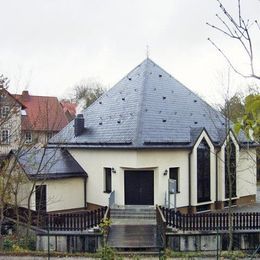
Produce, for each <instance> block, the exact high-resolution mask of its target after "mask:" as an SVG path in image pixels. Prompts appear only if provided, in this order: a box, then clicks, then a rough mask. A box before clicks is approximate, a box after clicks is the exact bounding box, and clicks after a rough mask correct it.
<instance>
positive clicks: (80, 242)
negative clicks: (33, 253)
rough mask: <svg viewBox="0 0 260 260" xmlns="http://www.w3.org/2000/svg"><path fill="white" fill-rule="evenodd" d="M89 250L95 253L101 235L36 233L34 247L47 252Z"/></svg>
mask: <svg viewBox="0 0 260 260" xmlns="http://www.w3.org/2000/svg"><path fill="white" fill-rule="evenodd" d="M48 241H49V250H50V252H52V251H56V252H69V253H75V252H90V253H95V252H96V251H97V250H98V249H99V248H101V247H102V241H103V235H102V234H100V233H98V234H95V233H93V234H75V233H74V234H73V233H70V234H68V233H67V234H65V233H63V234H62V233H61V234H49V236H48V234H37V243H36V248H37V250H39V251H45V252H48Z"/></svg>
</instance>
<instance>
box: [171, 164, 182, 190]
mask: <svg viewBox="0 0 260 260" xmlns="http://www.w3.org/2000/svg"><path fill="white" fill-rule="evenodd" d="M169 172H170V174H169V179H171V180H176V190H177V192H180V190H179V167H173V168H170V171H169Z"/></svg>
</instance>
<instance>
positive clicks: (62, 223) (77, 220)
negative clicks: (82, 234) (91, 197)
mask: <svg viewBox="0 0 260 260" xmlns="http://www.w3.org/2000/svg"><path fill="white" fill-rule="evenodd" d="M106 210H107V207H102V208H99V209H97V210H92V211H82V212H79V213H59V214H53V213H49V214H47V215H46V223H45V227H44V228H45V229H49V230H50V231H84V230H86V229H89V228H93V227H95V226H97V225H99V224H100V223H101V221H102V219H103V218H104V215H105V212H106Z"/></svg>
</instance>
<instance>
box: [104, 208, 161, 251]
mask: <svg viewBox="0 0 260 260" xmlns="http://www.w3.org/2000/svg"><path fill="white" fill-rule="evenodd" d="M110 218H111V221H112V225H111V227H110V232H109V235H108V240H107V243H108V246H110V247H112V248H114V249H116V250H117V251H120V252H131V253H133V252H137V253H138V254H149V255H150V254H153V255H154V254H156V255H158V253H159V251H160V248H161V247H160V243H159V240H158V237H157V226H156V211H155V209H154V208H153V207H147V206H131V207H130V206H129V207H122V208H113V209H111V210H110Z"/></svg>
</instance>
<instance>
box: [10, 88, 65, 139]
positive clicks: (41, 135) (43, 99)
mask: <svg viewBox="0 0 260 260" xmlns="http://www.w3.org/2000/svg"><path fill="white" fill-rule="evenodd" d="M14 96H15V97H16V99H18V100H19V101H20V102H21V103H22V104H23V105H24V106H25V107H26V109H25V112H26V113H25V114H24V115H22V135H23V136H24V138H25V142H26V143H27V144H34V143H41V144H46V143H47V142H48V140H49V139H50V138H51V137H52V136H53V135H55V134H56V133H58V132H59V131H60V130H61V129H62V128H63V127H65V126H66V125H67V124H68V122H69V121H68V119H67V117H66V115H65V113H64V112H63V108H62V106H61V104H60V102H59V101H58V98H57V97H49V96H34V95H30V94H29V91H27V90H24V91H23V92H22V94H21V95H14Z"/></svg>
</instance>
